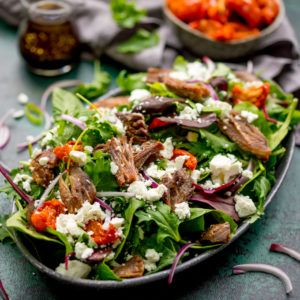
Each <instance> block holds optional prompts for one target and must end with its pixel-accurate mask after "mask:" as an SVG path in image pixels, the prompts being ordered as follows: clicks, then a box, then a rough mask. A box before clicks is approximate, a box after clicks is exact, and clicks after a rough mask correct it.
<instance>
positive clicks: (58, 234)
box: [47, 227, 74, 255]
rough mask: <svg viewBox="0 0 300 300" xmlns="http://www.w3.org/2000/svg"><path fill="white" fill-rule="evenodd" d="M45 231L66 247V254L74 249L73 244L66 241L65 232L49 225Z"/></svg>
mask: <svg viewBox="0 0 300 300" xmlns="http://www.w3.org/2000/svg"><path fill="white" fill-rule="evenodd" d="M47 232H49V233H50V234H52V235H54V236H56V237H57V238H58V239H59V240H60V241H61V242H62V243H63V244H64V245H65V248H66V255H68V254H70V253H72V252H73V251H74V249H73V246H72V245H71V243H70V242H69V241H68V238H67V236H66V235H65V234H63V233H61V232H58V231H57V230H54V229H53V228H51V227H48V228H47Z"/></svg>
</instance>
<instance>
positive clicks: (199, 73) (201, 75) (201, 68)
mask: <svg viewBox="0 0 300 300" xmlns="http://www.w3.org/2000/svg"><path fill="white" fill-rule="evenodd" d="M211 71H212V70H209V68H207V66H206V65H205V64H203V63H201V62H200V61H195V62H193V63H188V64H187V74H188V76H189V79H194V80H201V81H207V80H208V79H209V78H210V77H211Z"/></svg>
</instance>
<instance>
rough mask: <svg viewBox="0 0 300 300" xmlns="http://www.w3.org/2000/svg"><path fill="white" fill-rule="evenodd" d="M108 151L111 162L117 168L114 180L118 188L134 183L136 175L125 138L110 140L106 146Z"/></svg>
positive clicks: (129, 148) (130, 148)
mask: <svg viewBox="0 0 300 300" xmlns="http://www.w3.org/2000/svg"><path fill="white" fill-rule="evenodd" d="M108 151H109V153H110V155H111V159H112V161H113V162H114V163H115V164H116V165H117V166H118V171H117V173H116V179H117V182H118V184H119V186H124V185H125V184H126V183H128V184H129V183H132V182H133V181H136V180H137V178H138V173H137V170H136V168H135V165H134V159H133V151H132V147H131V144H130V143H128V142H127V138H126V136H122V137H121V138H115V137H114V138H112V139H111V141H110V142H109V144H108Z"/></svg>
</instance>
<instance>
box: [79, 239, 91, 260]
mask: <svg viewBox="0 0 300 300" xmlns="http://www.w3.org/2000/svg"><path fill="white" fill-rule="evenodd" d="M93 252H94V250H93V248H89V247H88V246H87V245H86V244H84V243H81V242H77V243H76V244H75V256H76V258H78V259H80V260H86V259H87V258H89V257H90V256H91V255H92V254H93Z"/></svg>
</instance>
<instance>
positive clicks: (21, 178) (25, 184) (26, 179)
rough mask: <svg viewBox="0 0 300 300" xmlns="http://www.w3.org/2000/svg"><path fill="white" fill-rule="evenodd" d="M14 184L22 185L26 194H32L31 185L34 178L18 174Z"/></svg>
mask: <svg viewBox="0 0 300 300" xmlns="http://www.w3.org/2000/svg"><path fill="white" fill-rule="evenodd" d="M13 182H14V183H15V184H19V183H22V187H23V189H24V190H25V191H26V192H31V186H30V183H31V182H32V177H31V176H29V175H27V174H16V176H15V178H14V180H13Z"/></svg>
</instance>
